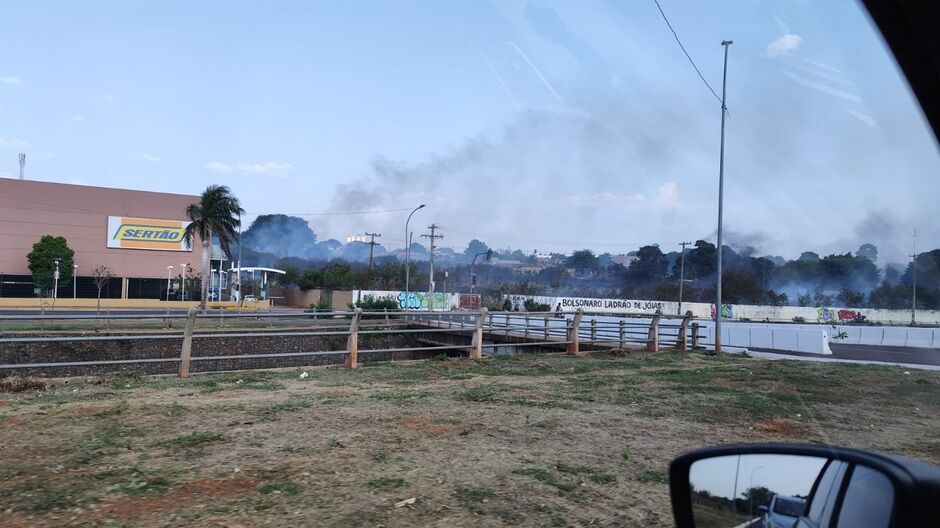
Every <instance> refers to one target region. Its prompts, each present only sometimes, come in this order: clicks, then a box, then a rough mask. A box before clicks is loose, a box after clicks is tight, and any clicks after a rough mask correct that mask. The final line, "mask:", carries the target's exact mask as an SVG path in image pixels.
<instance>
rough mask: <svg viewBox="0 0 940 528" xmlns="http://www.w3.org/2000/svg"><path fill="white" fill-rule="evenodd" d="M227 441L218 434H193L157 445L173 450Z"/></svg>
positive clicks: (222, 435) (223, 436)
mask: <svg viewBox="0 0 940 528" xmlns="http://www.w3.org/2000/svg"><path fill="white" fill-rule="evenodd" d="M227 439H228V437H227V436H225V435H224V434H220V433H208V432H195V433H190V434H188V435H183V436H177V437H176V438H171V439H169V440H165V441H163V442H159V443H158V444H157V445H159V446H163V447H169V448H173V449H192V448H196V447H204V446H205V445H206V444H213V443H217V442H224V441H226V440H227Z"/></svg>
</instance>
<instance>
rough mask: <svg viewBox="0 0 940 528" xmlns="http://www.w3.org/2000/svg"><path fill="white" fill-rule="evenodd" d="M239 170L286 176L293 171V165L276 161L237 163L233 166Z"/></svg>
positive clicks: (249, 172)
mask: <svg viewBox="0 0 940 528" xmlns="http://www.w3.org/2000/svg"><path fill="white" fill-rule="evenodd" d="M235 168H236V169H238V171H239V172H244V173H247V174H264V175H266V176H286V175H287V173H289V172H293V170H294V166H293V165H291V164H290V163H278V162H276V161H269V162H267V163H239V164H238V165H236V166H235Z"/></svg>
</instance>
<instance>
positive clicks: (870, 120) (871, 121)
mask: <svg viewBox="0 0 940 528" xmlns="http://www.w3.org/2000/svg"><path fill="white" fill-rule="evenodd" d="M846 112H848V113H849V115H850V116H852V117H854V118H855V119H858V120H859V121H861V122H862V123H865V124H866V125H868V126H870V127H873V126H875V118H874V117H872V116H870V115H868V114H864V113H862V112H856V111H855V110H846Z"/></svg>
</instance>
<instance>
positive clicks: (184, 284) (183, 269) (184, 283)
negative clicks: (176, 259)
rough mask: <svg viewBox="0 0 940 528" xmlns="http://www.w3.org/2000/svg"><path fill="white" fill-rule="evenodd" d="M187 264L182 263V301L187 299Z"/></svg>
mask: <svg viewBox="0 0 940 528" xmlns="http://www.w3.org/2000/svg"><path fill="white" fill-rule="evenodd" d="M186 266H187V265H186V264H180V290H181V293H182V295H183V298H182V299H180V300H182V301H185V300H186Z"/></svg>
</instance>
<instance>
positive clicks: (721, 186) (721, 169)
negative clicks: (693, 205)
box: [715, 40, 734, 354]
mask: <svg viewBox="0 0 940 528" xmlns="http://www.w3.org/2000/svg"><path fill="white" fill-rule="evenodd" d="M731 44H734V42H733V41H731V40H722V41H721V45H722V46H724V47H725V66H724V70H723V73H722V75H721V152H720V154H719V157H718V266H717V267H718V270H717V271H718V284H717V288H716V289H717V295H716V297H717V298H716V299H715V354H720V353H721V253H722V251H721V241H722V237H721V220H722V213H724V192H725V114H727V113H728V107H727V106H726V105H725V95H726V90H727V87H728V46H730V45H731Z"/></svg>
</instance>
